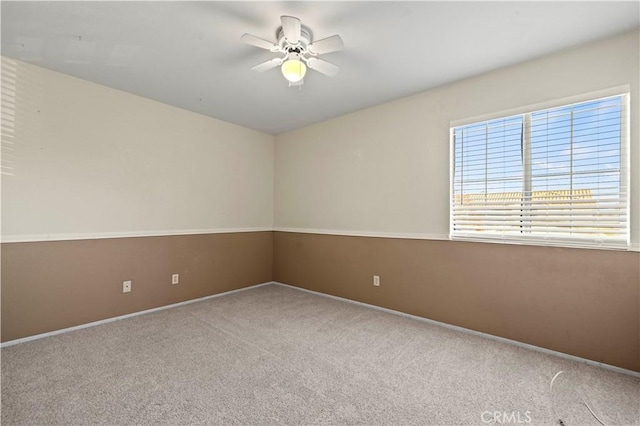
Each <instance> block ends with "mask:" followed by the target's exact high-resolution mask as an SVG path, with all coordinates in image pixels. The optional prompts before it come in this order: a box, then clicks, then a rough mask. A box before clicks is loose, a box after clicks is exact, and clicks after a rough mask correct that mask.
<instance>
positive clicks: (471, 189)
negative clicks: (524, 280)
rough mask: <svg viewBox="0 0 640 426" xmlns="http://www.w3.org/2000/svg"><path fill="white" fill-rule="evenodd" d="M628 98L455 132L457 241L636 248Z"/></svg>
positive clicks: (453, 225) (454, 232)
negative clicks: (631, 244)
mask: <svg viewBox="0 0 640 426" xmlns="http://www.w3.org/2000/svg"><path fill="white" fill-rule="evenodd" d="M627 96H628V95H620V96H614V97H609V98H604V99H598V100H593V101H589V102H583V103H578V104H573V105H566V106H561V107H557V108H551V109H546V110H542V111H535V112H531V113H527V114H522V115H516V116H512V117H506V118H502V119H498V120H491V121H487V122H481V123H473V124H469V125H465V126H459V127H455V128H453V129H452V143H453V150H452V152H453V156H454V158H453V162H452V168H453V170H452V200H451V201H452V207H451V219H452V220H451V235H452V237H462V238H464V237H468V238H480V239H483V238H485V239H486V238H489V239H493V238H498V239H516V240H518V239H520V240H528V241H534V240H536V241H543V242H550V241H552V240H554V239H555V240H557V241H558V242H560V243H563V242H564V243H566V242H572V241H573V242H575V241H578V240H580V241H581V243H580V244H585V245H589V244H596V245H608V246H612V247H613V246H626V245H628V217H627V210H628V207H627V205H628V200H627V198H628V197H627V185H626V181H627V179H628V170H626V167H625V164H624V162H623V161H622V159H623V158H624V150H625V149H627V148H626V146H627V143H626V138H627V135H626V134H625V133H626V132H625V131H624V128H625V126H624V121H625V114H626V113H627Z"/></svg>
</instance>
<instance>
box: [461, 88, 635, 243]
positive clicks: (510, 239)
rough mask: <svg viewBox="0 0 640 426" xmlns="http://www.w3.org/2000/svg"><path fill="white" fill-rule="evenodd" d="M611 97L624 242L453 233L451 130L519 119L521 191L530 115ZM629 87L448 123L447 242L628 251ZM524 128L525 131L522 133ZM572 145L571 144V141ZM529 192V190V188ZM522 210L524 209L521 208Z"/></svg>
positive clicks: (529, 143)
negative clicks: (617, 100) (616, 121)
mask: <svg viewBox="0 0 640 426" xmlns="http://www.w3.org/2000/svg"><path fill="white" fill-rule="evenodd" d="M612 97H621V98H622V102H621V107H622V110H621V117H620V128H621V135H620V186H621V191H620V192H622V191H623V189H622V188H624V194H623V197H621V198H620V199H621V200H623V201H624V203H625V205H626V211H625V217H624V219H625V221H626V226H625V229H624V231H625V232H624V242H622V241H621V240H622V238H620V240H619V241H616V240H610V239H602V238H598V237H595V236H590V237H586V238H578V237H575V236H569V235H557V236H556V235H553V236H548V235H547V236H545V237H540V236H536V237H532V236H529V235H527V234H519V235H499V234H490V235H481V234H480V233H478V235H474V234H473V232H472V233H471V234H469V233H463V232H459V233H456V232H454V211H453V207H454V205H455V196H456V193H455V189H456V188H455V184H456V182H455V161H456V158H455V152H456V145H455V137H454V135H455V129H456V128H459V127H462V126H466V125H470V124H480V123H484V122H489V121H492V120H499V119H507V118H510V117H513V116H522V120H523V136H522V139H523V144H525V145H526V147H527V149H528V150H529V155H526V156H524V158H523V164H522V182H523V190H525V188H526V187H525V184H526V182H529V184H531V179H532V177H531V174H530V173H531V168H530V167H529V175H528V176H525V174H526V165H525V163H526V161H525V160H529V162H530V161H531V154H530V148H531V133H530V129H526V126H528V125H529V126H530V119H531V117H532V116H533V114H535V113H538V112H541V111H545V110H551V109H554V108H562V107H569V106H573V105H575V104H581V103H586V102H594V101H598V100H603V99H606V98H612ZM630 109H631V105H630V88H629V86H621V87H616V88H612V89H606V90H601V91H597V92H590V93H587V94H582V95H578V96H573V97H569V98H563V99H557V100H555V101H550V102H544V103H538V104H534V105H529V106H526V107H520V108H517V109H511V110H507V111H502V112H498V113H492V114H486V115H484V116H477V117H472V118H467V119H464V120H456V121H451V122H450V126H449V147H450V153H449V160H450V164H449V239H450V240H453V241H473V242H486V243H506V244H518V245H536V246H552V247H558V246H559V247H577V248H591V249H607V250H609V249H610V250H631V248H632V247H631V241H630V233H631V211H630V210H631V201H632V200H631V191H630V184H631V169H630V166H631V164H630V139H631V134H630ZM525 129H526V130H525ZM572 144H573V142H572ZM529 189H530V188H529ZM523 208H524V207H523Z"/></svg>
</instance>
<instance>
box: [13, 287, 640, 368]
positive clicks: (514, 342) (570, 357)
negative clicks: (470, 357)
mask: <svg viewBox="0 0 640 426" xmlns="http://www.w3.org/2000/svg"><path fill="white" fill-rule="evenodd" d="M271 284H274V285H279V286H282V287H287V288H291V289H294V290H298V291H303V292H306V293H311V294H315V295H318V296H323V297H327V298H330V299H335V300H340V301H342V302H347V303H352V304H355V305H360V306H364V307H367V308H372V309H376V310H378V311H382V312H387V313H390V314H393V315H399V316H403V317H406V318H411V319H414V320H417V321H421V322H425V323H427V324H431V325H435V326H439V327H444V328H448V329H450V330H455V331H459V332H461V333H466V334H472V335H474V336H479V337H484V338H487V339H491V340H496V341H498V342H502V343H507V344H509V345H514V346H519V347H521V348H525V349H530V350H532V351H536V352H541V353H544V354H547V355H553V356H557V357H559V358H564V359H567V360H571V361H576V362H582V363H585V364H589V365H593V366H595V367H600V368H604V369H607V370H611V371H614V372H616V373H622V374H626V375H629V376H633V377H639V378H640V372H637V371H633V370H627V369H625V368H621V367H616V366H615V365H610V364H605V363H602V362H597V361H593V360H590V359H586V358H581V357H578V356H575V355H569V354H565V353H563V352H557V351H553V350H551V349H546V348H541V347H540V346H535V345H530V344H528V343H523V342H518V341H517V340H511V339H507V338H504V337H500V336H494V335H493V334H487V333H483V332H481V331H475V330H471V329H468V328H464V327H459V326H457V325H452V324H447V323H444V322H440V321H435V320H432V319H428V318H424V317H420V316H417V315H412V314H407V313H405V312H400V311H395V310H393V309H388V308H383V307H381V306H376V305H370V304H368V303H364V302H358V301H356V300H351V299H346V298H344V297H340V296H334V295H331V294H326V293H320V292H317V291H313V290H307V289H306V288H302V287H296V286H292V285H289V284H284V283H280V282H277V281H268V282H265V283H261V284H256V285H252V286H249V287H243V288H239V289H236V290H231V291H226V292H224V293H218V294H212V295H211V296H205V297H200V298H198V299H191V300H186V301H184V302H178V303H173V304H171V305H165V306H159V307H157V308H152V309H146V310H144V311H139V312H133V313H130V314H126V315H120V316H117V317H113V318H107V319H103V320H100V321H94V322H90V323H87V324H81V325H76V326H74V327H68V328H63V329H60V330H54V331H50V332H47V333H42V334H36V335H34V336H28V337H23V338H21V339H15V340H10V341H8V342H3V343H1V344H0V348H5V347H8V346H13V345H17V344H20V343H26V342H30V341H33V340H38V339H43V338H45V337H50V336H55V335H57V334H62V333H68V332H70V331H75V330H82V329H83V328H89V327H95V326H97V325H101V324H107V323H110V322H113V321H119V320H123V319H126V318H131V317H136V316H139V315H145V314H149V313H152V312H157V311H162V310H165V309H171V308H177V307H179V306H184V305H188V304H191V303H196V302H202V301H204V300H209V299H213V298H216V297H222V296H226V295H229V294H233V293H238V292H241V291H246V290H251V289H254V288H258V287H262V286H266V285H271Z"/></svg>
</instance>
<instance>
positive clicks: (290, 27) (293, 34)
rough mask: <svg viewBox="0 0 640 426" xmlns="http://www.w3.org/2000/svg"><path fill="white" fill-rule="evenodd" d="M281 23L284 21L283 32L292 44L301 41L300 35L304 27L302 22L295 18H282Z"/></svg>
mask: <svg viewBox="0 0 640 426" xmlns="http://www.w3.org/2000/svg"><path fill="white" fill-rule="evenodd" d="M280 21H282V31H283V32H284V37H285V38H286V39H287V41H288V42H289V43H291V44H296V43H298V42H299V41H300V34H301V28H302V25H301V24H300V20H299V19H298V18H294V17H293V16H286V15H285V16H281V17H280Z"/></svg>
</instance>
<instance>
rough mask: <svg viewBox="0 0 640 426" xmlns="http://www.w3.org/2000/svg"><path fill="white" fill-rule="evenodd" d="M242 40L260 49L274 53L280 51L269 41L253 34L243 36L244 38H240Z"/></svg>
mask: <svg viewBox="0 0 640 426" xmlns="http://www.w3.org/2000/svg"><path fill="white" fill-rule="evenodd" d="M240 40H242V41H243V42H245V43H247V44H250V45H251V46H255V47H259V48H261V49H266V50H271V51H272V52H273V51H276V50H278V46H276V45H275V44H273V43H271V42H270V41H267V40H265V39H263V38H260V37H256V36H254V35H251V34H243V35H242V37H240Z"/></svg>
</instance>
